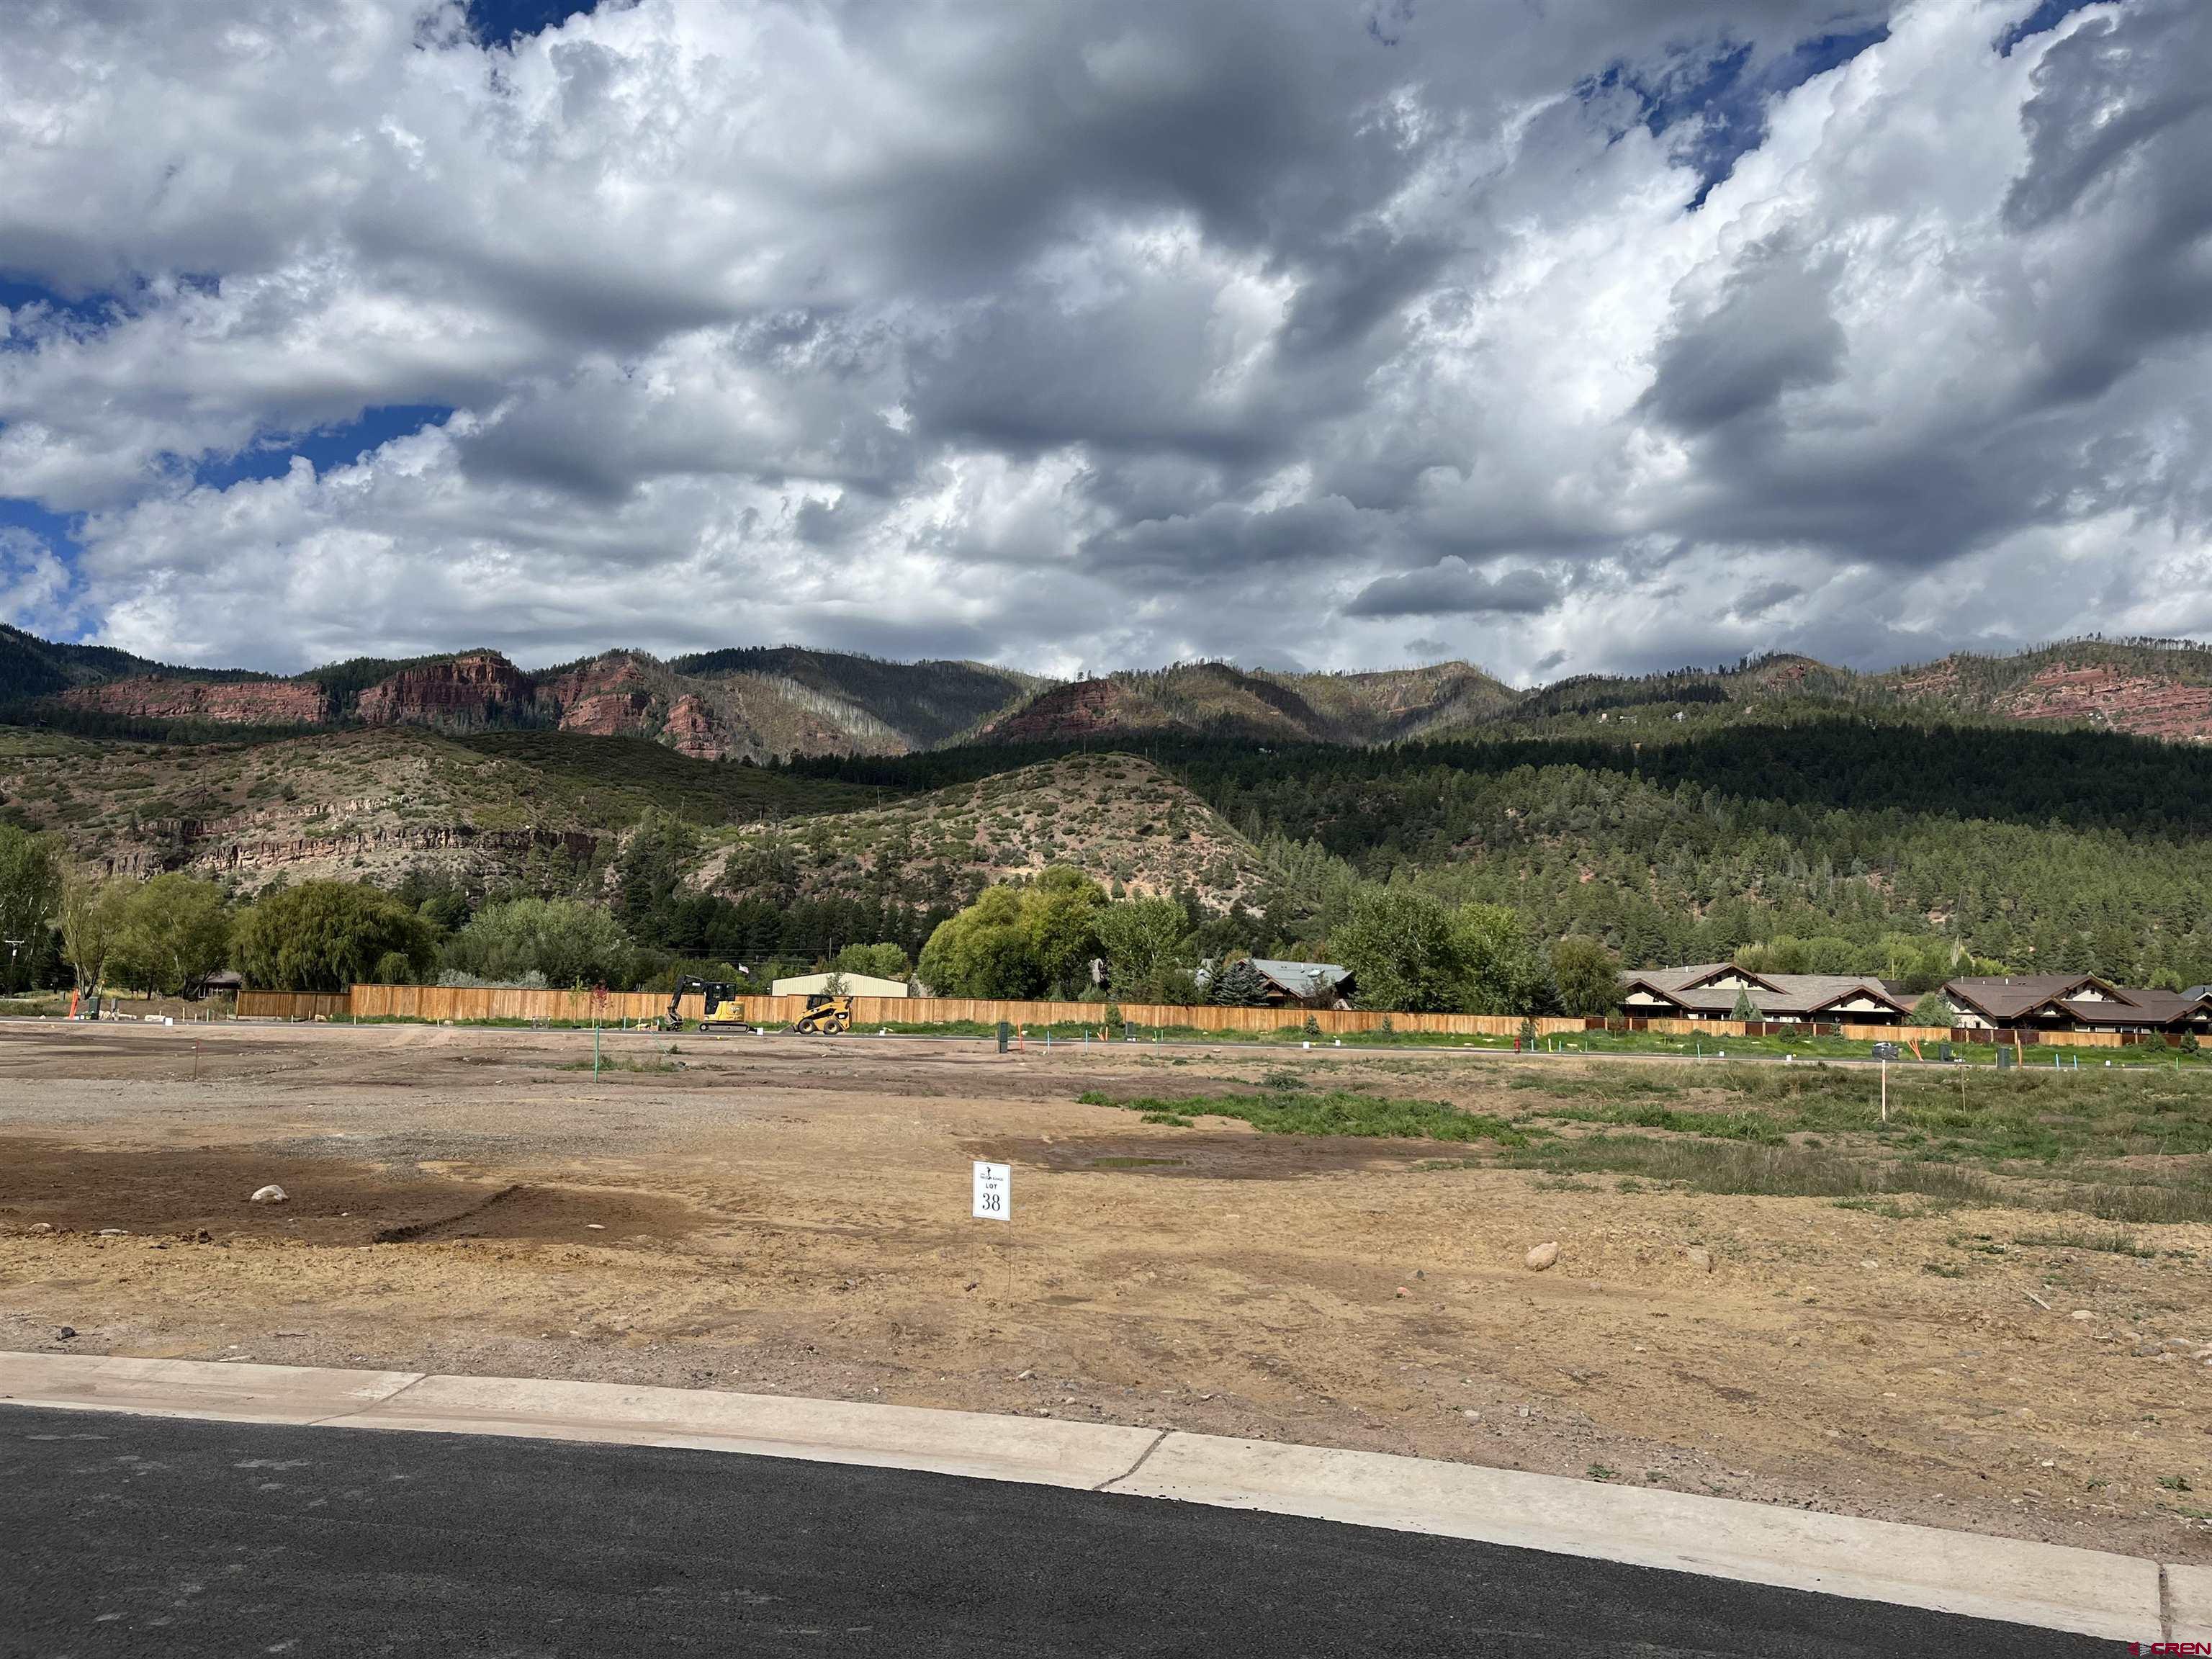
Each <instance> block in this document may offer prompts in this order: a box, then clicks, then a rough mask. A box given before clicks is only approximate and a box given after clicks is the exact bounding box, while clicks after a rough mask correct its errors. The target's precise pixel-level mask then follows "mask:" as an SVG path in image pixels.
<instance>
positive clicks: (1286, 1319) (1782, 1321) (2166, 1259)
mask: <svg viewBox="0 0 2212 1659" xmlns="http://www.w3.org/2000/svg"><path fill="white" fill-rule="evenodd" d="M666 1041H667V1040H666V1039H657V1038H651V1037H647V1036H627V1037H620V1038H610V1039H609V1042H608V1051H609V1053H610V1054H612V1055H615V1056H616V1057H617V1060H619V1062H620V1063H621V1064H622V1065H623V1066H624V1067H625V1068H626V1069H621V1070H616V1071H611V1072H609V1073H607V1074H606V1075H605V1076H603V1077H601V1078H600V1079H598V1080H597V1081H594V1080H593V1079H592V1076H591V1074H590V1071H589V1054H590V1038H589V1036H586V1035H579V1034H571V1033H549V1034H544V1035H536V1034H530V1033H513V1032H471V1031H458V1030H433V1029H422V1028H371V1029H364V1030H345V1029H342V1028H336V1027H319V1028H295V1029H289V1030H286V1029H277V1028H258V1029H257V1028H237V1027H232V1028H215V1029H212V1030H202V1031H197V1032H196V1031H191V1030H186V1029H185V1028H182V1027H179V1028H175V1029H173V1030H172V1029H163V1030H149V1029H131V1028H127V1027H102V1028H96V1029H88V1028H82V1027H78V1028H60V1027H54V1026H45V1027H41V1026H36V1025H29V1024H15V1025H5V1026H0V1346H6V1347H11V1348H18V1349H44V1350H48V1351H62V1350H66V1351H70V1352H113V1353H131V1354H152V1355H171V1356H181V1357H187V1358H204V1359H223V1358H252V1359H255V1360H259V1361H264V1362H271V1363H284V1364H325V1365H374V1366H389V1367H396V1368H404V1369H435V1370H445V1371H473V1372H481V1373H490V1374H500V1375H509V1376H574V1377H587V1378H599V1379H606V1380H619V1381H629V1382H641V1383H669V1384H675V1385H680V1386H692V1387H713V1388H728V1389H740V1390H745V1391H751V1392H791V1393H798V1394H806V1395H829V1396H840V1397H846V1398H853V1399H861V1400H880V1401H896V1402H899V1403H903V1404H914V1405H933V1406H948V1407H960V1408H965V1409H974V1410H987V1411H1008V1412H1025V1413H1042V1414H1051V1415H1056V1416H1061V1417H1066V1418H1071V1419H1082V1420H1096V1421H1108V1422H1118V1423H1137V1424H1149V1425H1170V1424H1171V1425H1176V1426H1178V1427H1184V1428H1190V1429H1196V1430H1201V1431H1210V1432H1215V1433H1223V1434H1234V1435H1244V1436H1253V1437H1267V1438H1275V1439H1283V1440H1292V1441H1301V1442H1307V1443H1320V1444H1333V1445H1346V1446H1357V1447H1363V1448H1368V1449H1377V1450H1387V1451H1400V1452H1410V1453H1416V1454H1419V1455H1425V1456H1431V1457H1447V1458H1456V1459H1461V1460H1464V1461H1467V1462H1478V1463H1491V1464H1498V1465H1501V1466H1505V1467H1510V1468H1529V1469H1541V1470H1546V1471H1550V1472H1554V1473H1560V1474H1574V1475H1583V1474H1590V1475H1595V1476H1597V1477H1598V1478H1602V1479H1612V1480H1621V1481H1624V1482H1631V1483H1646V1482H1649V1483H1653V1484H1659V1485H1664V1486H1673V1487H1677V1488H1680V1489H1683V1490H1688V1491H1695V1492H1719V1493H1723V1494H1726V1495H1729V1496H1735V1497H1742V1498H1754V1499H1759V1500H1763V1501H1769V1502H1782V1503H1790V1504H1802V1505H1804V1506H1807V1507H1811V1508H1818V1509H1834V1510H1845V1511H1849V1512H1851V1513H1856V1514H1863V1515H1871V1516H1883V1517H1887V1518H1893V1519H1902V1520H1911V1521H1919V1522H1928V1523H1930V1524H1935V1525H1943V1526H1964V1527H1972V1528H1980V1529H1984V1530H1987V1531H1991V1532H2000V1533H2007V1534H2014V1535H2017V1536H2023V1537H2034V1538H2045V1539H2051V1540H2055V1541H2063V1542H2069V1543H2079V1544H2084V1545H2094V1546H2102V1547H2112V1548H2118V1549H2125V1550H2132V1551H2136V1552H2140V1553H2160V1554H2162V1555H2163V1556H2164V1557H2165V1559H2172V1560H2212V1531H2208V1530H2207V1528H2206V1526H2205V1524H2204V1522H2203V1516H2202V1514H2201V1513H2200V1512H2199V1510H2198V1508H2197V1506H2199V1505H2206V1506H2212V1409H2208V1407H2212V1367H2208V1365H2207V1364H2206V1363H2205V1360H2204V1358H2203V1353H2204V1352H2205V1350H2206V1347H2207V1345H2208V1343H2212V1285H2208V1282H2207V1279H2206V1272H2205V1264H2206V1263H2207V1261H2212V1226H2207V1225H2202V1224H2187V1225H2180V1224H2176V1225H2155V1226H2145V1227H2136V1228H2133V1229H2132V1230H2131V1231H2132V1234H2133V1235H2134V1237H2136V1239H2138V1240H2140V1241H2141V1244H2142V1249H2143V1253H2142V1254H2129V1253H2122V1252H2118V1251H2114V1250H2111V1249H2097V1248H2069V1247H2066V1246H2063V1245H2061V1244H2056V1243H2034V1242H2023V1241H2033V1240H2036V1239H2038V1238H2047V1237H2049V1236H2050V1227H2051V1218H2050V1217H2049V1216H2047V1215H2039V1216H2035V1215H2030V1214H2028V1213H2027V1212H2021V1211H2020V1210H2017V1209H2006V1208H1990V1209H1972V1208H1961V1207H1958V1206H1946V1207H1942V1208H1940V1209H1929V1210H1924V1211H1923V1210H1916V1209H1910V1208H1905V1207H1902V1206H1888V1212H1887V1213H1885V1212H1883V1211H1882V1210H1881V1209H1877V1208H1871V1207H1857V1208H1847V1207H1839V1206H1838V1204H1837V1203H1836V1202H1835V1201H1833V1200H1826V1199H1820V1198H1754V1197H1722V1196H1715V1195H1713V1194H1707V1193H1699V1192H1695V1191H1689V1190H1684V1189H1681V1188H1664V1187H1653V1186H1650V1185H1645V1184H1640V1183H1638V1182H1628V1181H1621V1182H1616V1181H1613V1180H1611V1179H1600V1180H1595V1181H1593V1180H1588V1179H1575V1180H1562V1179H1559V1178H1558V1177H1555V1176H1545V1175H1542V1174H1540V1173H1538V1172H1534V1171H1531V1170H1517V1169H1508V1168H1501V1167H1496V1166H1495V1164H1494V1162H1492V1161H1486V1159H1485V1158H1483V1157H1482V1156H1481V1155H1480V1154H1481V1152H1482V1149H1481V1148H1480V1146H1440V1145H1439V1144H1438V1143H1436V1142H1432V1141H1417V1140H1375V1139H1336V1138H1320V1137H1304V1136H1295V1135H1268V1134H1261V1133H1259V1132H1257V1131H1256V1130H1254V1129H1252V1128H1249V1127H1247V1126H1246V1125H1245V1124H1243V1123H1241V1122H1237V1121H1231V1120H1226V1119H1221V1118H1204V1119H1201V1120H1200V1121H1199V1122H1198V1124H1197V1125H1196V1127H1191V1128H1181V1127H1171V1126H1165V1125H1162V1126H1157V1127H1155V1126H1151V1125H1147V1124H1145V1123H1143V1122H1141V1121H1139V1118H1138V1116H1137V1115H1134V1114H1133V1113H1131V1112H1127V1111H1124V1110H1120V1109H1115V1108H1112V1107H1107V1106H1085V1105H1079V1104H1077V1103H1075V1099H1074V1097H1075V1096H1076V1095H1077V1094H1078V1093H1079V1091H1083V1090H1085V1089H1094V1088H1103V1089H1105V1090H1107V1091H1109V1092H1118V1093H1121V1094H1124V1095H1134V1094H1137V1093H1139V1092H1151V1093H1178V1094H1180V1093H1205V1092H1207V1091H1219V1090H1221V1089H1222V1088H1224V1087H1225V1086H1243V1085H1250V1084H1252V1083H1254V1082H1255V1081H1256V1080H1257V1079H1258V1078H1259V1075H1260V1073H1261V1071H1262V1070H1263V1069H1270V1070H1279V1068H1282V1067H1283V1066H1285V1065H1286V1064H1291V1065H1296V1066H1303V1067H1304V1068H1305V1069H1306V1070H1308V1071H1309V1072H1310V1073H1312V1074H1314V1075H1315V1076H1316V1077H1317V1078H1325V1079H1326V1080H1327V1081H1328V1083H1329V1084H1330V1085H1347V1084H1348V1085H1353V1086H1358V1085H1362V1084H1368V1085H1373V1086H1374V1087H1376V1089H1378V1090H1387V1091H1389V1092H1391V1093H1394V1094H1399V1095H1408V1094H1413V1095H1419V1096H1420V1097H1425V1098H1429V1099H1441V1100H1448V1101H1449V1102H1451V1103H1454V1104H1455V1105H1458V1106H1462V1107H1464V1108H1467V1109H1472V1110H1477V1111H1485V1112H1493V1113H1498V1114H1501V1115H1514V1114H1519V1113H1525V1112H1527V1111H1528V1110H1529V1109H1530V1107H1531V1104H1532V1101H1535V1100H1539V1099H1540V1095H1532V1092H1531V1091H1529V1090H1528V1089H1527V1088H1525V1087H1524V1088H1521V1089H1513V1088H1511V1087H1510V1086H1509V1085H1510V1081H1511V1079H1513V1078H1514V1077H1516V1076H1519V1077H1521V1078H1522V1079H1524V1080H1525V1079H1526V1078H1527V1076H1528V1073H1526V1072H1525V1071H1517V1072H1516V1069H1515V1067H1516V1062H1514V1061H1512V1060H1507V1059H1505V1058H1504V1057H1499V1056H1484V1057H1480V1058H1477V1057H1472V1056H1460V1055H1454V1054H1406V1055H1398V1056H1389V1057H1376V1058H1368V1057H1354V1056H1352V1055H1350V1054H1344V1055H1336V1054H1330V1055H1324V1054H1320V1053H1316V1054H1311V1055H1304V1056H1297V1057H1296V1058H1295V1059H1294V1060H1291V1061H1289V1062H1286V1061H1285V1059H1284V1058H1283V1055H1282V1054H1281V1053H1280V1052H1277V1053H1274V1054H1271V1055H1269V1056H1267V1057H1266V1058H1264V1059H1262V1058H1261V1057H1258V1056H1255V1055H1253V1054H1249V1053H1243V1054H1239V1053H1237V1052H1235V1051H1233V1050H1221V1051H1208V1050H1195V1049H1194V1050H1185V1051H1182V1052H1180V1053H1170V1052H1162V1051H1147V1050H1143V1049H1138V1048H1111V1049H1109V1048H1103V1047H1101V1048H1091V1049H1087V1050H1086V1049H1082V1048H1073V1049H1071V1048H1055V1049H1054V1050H1053V1051H1052V1052H1051V1053H1050V1054H1045V1053H1043V1052H1042V1051H1040V1050H1036V1049H1031V1050H1030V1052H1028V1053H1027V1054H1014V1055H1008V1056H1005V1057H1001V1056H1000V1055H998V1054H995V1053H994V1052H992V1051H991V1049H990V1048H988V1047H987V1046H986V1045H984V1044H981V1043H950V1042H944V1043H940V1042H902V1041H898V1040H896V1039H880V1038H870V1037H860V1036H855V1037H847V1038H842V1039H827V1040H816V1039H804V1038H795V1037H790V1036H780V1037H774V1038H760V1037H750V1038H737V1037H725V1038H713V1039H701V1038H696V1037H688V1038H683V1039H678V1052H677V1054H674V1055H673V1056H672V1057H671V1056H669V1055H666V1054H664V1053H663V1052H662V1050H663V1048H664V1047H665V1042H666ZM196 1044H197V1048H195V1045H196ZM1528 1063H1529V1062H1519V1063H1518V1064H1520V1065H1524V1066H1525V1065H1526V1064H1528ZM1548 1063H1549V1064H1550V1065H1552V1066H1555V1067H1558V1068H1559V1069H1557V1070H1555V1071H1553V1072H1549V1073H1547V1076H1554V1077H1559V1078H1563V1079H1565V1078H1571V1077H1572V1076H1574V1075H1575V1074H1576V1073H1577V1072H1579V1070H1580V1065H1579V1063H1577V1062H1557V1061H1554V1062H1548ZM579 1067H581V1069H578V1068H579ZM632 1067H634V1068H635V1069H628V1068H632ZM980 1157H991V1158H1002V1159H1006V1160H1008V1161H1011V1162H1012V1164H1014V1166H1015V1171H1014V1181H1013V1188H1014V1191H1013V1197H1014V1206H1015V1217H1014V1219H1013V1220H1012V1222H1011V1223H1009V1224H1006V1225H996V1224H991V1223H985V1222H980V1221H972V1220H970V1219H969V1218H968V1213H967V1212H968V1188H969V1160H970V1159H971V1158H980ZM1469 1158H1472V1159H1473V1161H1472V1162H1469V1161H1468V1159H1469ZM264 1182H277V1183H279V1184H281V1185H282V1186H283V1187H284V1188H286V1189H287V1191H288V1192H289V1194H291V1201H290V1202H289V1203H286V1204H283V1205H257V1204H252V1203H249V1202H247V1201H246V1195H247V1194H249V1193H250V1192H252V1190H253V1189H254V1188H258V1187H259V1186H261V1185H262V1184H263V1183H264ZM1624 1188H1625V1189H1626V1190H1624ZM34 1229H35V1231H34ZM108 1229H119V1230H122V1231H120V1232H119V1233H118V1234H117V1235H115V1236H102V1234H103V1230H108ZM48 1230H51V1231H48ZM2039 1230H2040V1231H2039ZM1545 1240H1557V1241H1558V1242H1559V1244H1560V1246H1561V1254H1560V1256H1559V1262H1558V1265H1557V1266H1556V1267H1553V1268H1552V1269H1551V1270H1550V1271H1548V1272H1544V1273H1533V1272H1531V1271H1529V1270H1528V1268H1527V1267H1525V1266H1524V1265H1523V1257H1524V1255H1525V1253H1526V1252H1527V1251H1528V1249H1529V1248H1530V1246H1531V1245H1533V1244H1535V1243H1540V1242H1541V1241H1545ZM1708 1264H1710V1265H1708ZM2045 1303H2047V1304H2049V1306H2048V1307H2047V1308H2046V1307H2045V1306H2044V1305H2042V1304H2045ZM64 1326H67V1327H70V1328H74V1330H75V1333H76V1334H75V1335H74V1336H73V1337H70V1338H67V1339H64V1338H62V1337H60V1336H59V1334H58V1333H59V1332H60V1330H61V1328H63V1327H64ZM2183 1483H2186V1484H2183Z"/></svg>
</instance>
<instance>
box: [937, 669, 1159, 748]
mask: <svg viewBox="0 0 2212 1659" xmlns="http://www.w3.org/2000/svg"><path fill="white" fill-rule="evenodd" d="M1161 724H1162V721H1161V720H1160V718H1159V716H1158V711H1156V710H1154V709H1152V708H1147V707H1146V705H1145V702H1144V700H1143V699H1142V698H1140V697H1139V696H1135V695H1134V694H1133V693H1132V692H1131V691H1130V690H1128V688H1127V687H1126V686H1123V685H1121V684H1117V683H1115V681H1113V680H1077V681H1075V682H1074V683H1073V684H1069V685H1056V686H1054V687H1053V688H1052V689H1051V690H1048V691H1040V692H1039V693H1037V695H1036V696H1034V697H1031V698H1030V700H1029V701H1028V702H1025V703H1024V704H1023V705H1022V706H1021V707H1020V708H1017V709H1015V710H1014V711H1013V713H1012V714H1006V715H1002V716H1000V718H999V719H997V720H993V721H992V722H991V723H990V724H989V725H988V726H985V727H984V728H983V729H982V731H981V732H978V733H977V734H976V735H977V737H978V738H979V739H981V741H983V742H986V743H1053V742H1057V741H1059V740H1060V739H1061V738H1087V737H1097V736H1101V735H1103V734H1104V733H1107V732H1129V731H1136V730H1143V729H1147V728H1156V727H1158V726H1160V725H1161Z"/></svg>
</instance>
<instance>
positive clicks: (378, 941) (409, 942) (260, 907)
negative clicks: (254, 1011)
mask: <svg viewBox="0 0 2212 1659" xmlns="http://www.w3.org/2000/svg"><path fill="white" fill-rule="evenodd" d="M386 951H397V952H398V954H400V955H401V956H403V957H406V958H407V960H408V961H409V962H410V963H413V964H414V967H415V970H416V974H417V975H420V974H422V972H423V971H425V970H426V969H428V968H429V967H430V965H431V963H433V961H434V960H435V947H434V945H433V944H432V939H431V933H430V927H429V924H428V922H426V921H423V920H422V918H421V917H420V916H418V915H416V913H415V912H414V911H413V910H411V909H410V908H408V907H407V906H406V905H404V904H403V903H401V902H399V901H398V899H395V898H394V897H392V895H390V894H389V893H386V892H382V891H380V890H378V889H376V888H374V887H365V886H362V885H360V884H356V883H354V882H349V881H306V882H301V884H299V885H298V886H297V887H289V888H286V889H285V890H283V891H282V892H276V893H270V894H266V895H264V896H263V897H261V898H260V899H259V900H258V901H256V902H255V903H254V904H253V905H252V907H251V908H248V909H247V910H246V913H245V914H244V915H241V916H240V918H239V919H238V924H237V927H236V930H235V932H234V933H233V935H232V943H231V954H232V960H233V962H234V964H235V965H236V966H237V968H238V970H239V971H240V973H241V974H243V975H245V976H246V982H247V983H248V984H250V985H255V986H259V987H264V988H266V989H269V990H273V991H325V992H334V991H343V990H344V989H345V988H346V987H348V986H349V985H352V984H354V983H356V981H365V980H367V979H368V977H369V975H370V972H371V970H372V969H374V967H375V965H376V963H378V962H379V961H380V959H381V958H382V957H384V955H385V953H386Z"/></svg>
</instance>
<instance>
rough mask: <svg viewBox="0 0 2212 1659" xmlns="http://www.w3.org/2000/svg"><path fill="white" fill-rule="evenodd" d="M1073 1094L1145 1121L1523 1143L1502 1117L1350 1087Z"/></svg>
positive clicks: (1281, 1131)
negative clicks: (1217, 1121)
mask: <svg viewBox="0 0 2212 1659" xmlns="http://www.w3.org/2000/svg"><path fill="white" fill-rule="evenodd" d="M1077 1098H1078V1099H1079V1101H1080V1102H1081V1103H1083V1104H1084V1105H1085V1106H1118V1107H1121V1109H1124V1110H1126V1111H1132V1112H1141V1113H1143V1114H1144V1115H1145V1117H1146V1121H1147V1122H1152V1121H1163V1120H1172V1119H1176V1118H1182V1119H1184V1120H1186V1121H1194V1120H1195V1119H1198V1118H1201V1117H1230V1118H1238V1119H1241V1120H1243V1121H1244V1122H1246V1123H1249V1124H1250V1125H1251V1126H1252V1127H1254V1128H1255V1129H1259V1130H1261V1131H1263V1132H1264V1133H1268V1134H1276V1135H1359V1136H1366V1137H1384V1138H1388V1139H1408V1140H1456V1141H1471V1140H1488V1141H1493V1142H1495V1143H1496V1144H1497V1145H1498V1146H1527V1145H1528V1133H1527V1132H1526V1131H1525V1130H1522V1129H1521V1128H1518V1127H1516V1126H1514V1125H1513V1124H1510V1123H1508V1122H1507V1121H1505V1120H1504V1119H1503V1118H1498V1117H1490V1116H1487V1115H1484V1114H1481V1113H1479V1112H1463V1111H1462V1110H1461V1109H1459V1108H1458V1107H1456V1106H1450V1105H1447V1104H1446V1103H1443V1101H1438V1100H1392V1099H1386V1098H1384V1097H1382V1096H1379V1095H1368V1094H1360V1093H1358V1092H1356V1091H1352V1090H1350V1089H1331V1090H1328V1091H1325V1092H1323V1091H1304V1090H1300V1091H1292V1090H1275V1091H1271V1092H1269V1093H1267V1094H1264V1095H1186V1096H1183V1097H1179V1098H1176V1099H1172V1100H1164V1099H1159V1098H1157V1097H1151V1096H1146V1097H1140V1098H1138V1099H1135V1100H1125V1099H1121V1098H1120V1097H1116V1096H1114V1095H1109V1094H1106V1093H1104V1092H1103V1091H1100V1090H1097V1089H1092V1090H1088V1091H1085V1093H1083V1094H1081V1095H1079V1096H1078V1097H1077Z"/></svg>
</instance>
